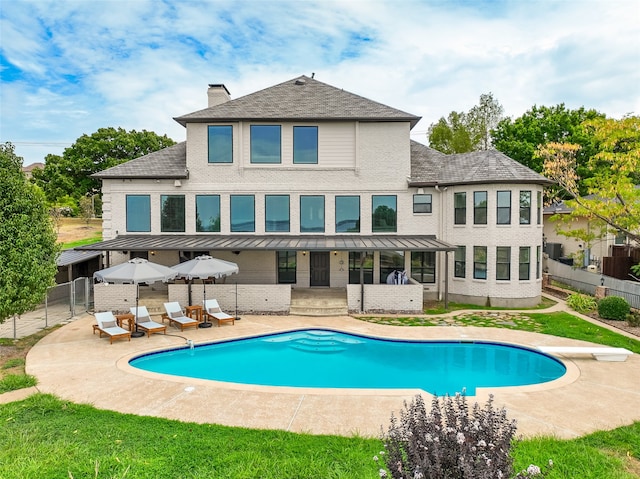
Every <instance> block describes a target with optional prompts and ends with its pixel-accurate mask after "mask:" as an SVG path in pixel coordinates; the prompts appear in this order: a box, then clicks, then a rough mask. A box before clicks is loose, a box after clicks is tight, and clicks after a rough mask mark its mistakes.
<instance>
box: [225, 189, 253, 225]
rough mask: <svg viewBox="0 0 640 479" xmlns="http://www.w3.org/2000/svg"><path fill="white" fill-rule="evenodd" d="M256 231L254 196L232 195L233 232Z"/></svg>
mask: <svg viewBox="0 0 640 479" xmlns="http://www.w3.org/2000/svg"><path fill="white" fill-rule="evenodd" d="M255 230H256V206H255V198H254V196H253V195H231V232H233V233H241V232H252V231H255Z"/></svg>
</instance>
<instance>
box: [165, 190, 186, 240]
mask: <svg viewBox="0 0 640 479" xmlns="http://www.w3.org/2000/svg"><path fill="white" fill-rule="evenodd" d="M184 225H185V219H184V195H160V230H161V231H162V232H164V233H184Z"/></svg>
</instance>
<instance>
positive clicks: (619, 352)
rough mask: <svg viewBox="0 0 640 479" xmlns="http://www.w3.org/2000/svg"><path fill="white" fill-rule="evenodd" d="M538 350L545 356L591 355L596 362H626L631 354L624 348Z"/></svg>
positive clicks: (560, 347)
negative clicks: (545, 354)
mask: <svg viewBox="0 0 640 479" xmlns="http://www.w3.org/2000/svg"><path fill="white" fill-rule="evenodd" d="M538 350H539V351H541V352H543V353H547V354H591V355H592V356H593V357H594V358H595V359H597V360H598V361H626V359H627V357H628V356H631V355H632V354H633V353H632V352H631V351H629V350H628V349H625V348H607V347H591V346H538Z"/></svg>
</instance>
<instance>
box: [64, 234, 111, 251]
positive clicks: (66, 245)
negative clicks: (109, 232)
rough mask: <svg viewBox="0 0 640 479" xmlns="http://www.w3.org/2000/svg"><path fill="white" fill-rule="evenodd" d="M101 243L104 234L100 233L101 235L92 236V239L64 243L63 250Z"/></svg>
mask: <svg viewBox="0 0 640 479" xmlns="http://www.w3.org/2000/svg"><path fill="white" fill-rule="evenodd" d="M99 241H102V233H100V234H99V235H95V236H92V237H91V238H85V239H81V240H76V241H69V242H67V243H63V244H62V249H71V248H75V247H76V246H84V245H86V244H93V243H97V242H99Z"/></svg>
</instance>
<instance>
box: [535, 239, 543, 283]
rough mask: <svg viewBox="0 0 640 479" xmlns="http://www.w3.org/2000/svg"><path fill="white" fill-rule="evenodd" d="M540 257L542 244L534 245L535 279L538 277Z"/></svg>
mask: <svg viewBox="0 0 640 479" xmlns="http://www.w3.org/2000/svg"><path fill="white" fill-rule="evenodd" d="M541 257H542V246H540V245H538V246H536V279H540V259H541Z"/></svg>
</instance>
